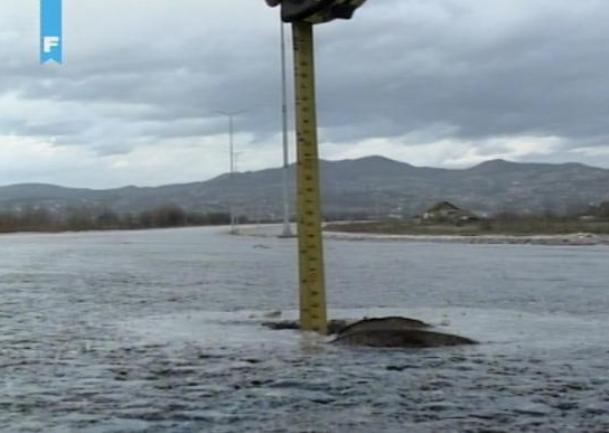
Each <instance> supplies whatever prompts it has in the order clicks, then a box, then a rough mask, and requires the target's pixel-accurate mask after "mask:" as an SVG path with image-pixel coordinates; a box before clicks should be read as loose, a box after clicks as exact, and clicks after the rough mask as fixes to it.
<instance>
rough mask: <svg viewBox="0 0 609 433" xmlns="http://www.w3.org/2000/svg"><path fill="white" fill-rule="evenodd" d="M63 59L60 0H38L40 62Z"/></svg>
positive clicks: (59, 61) (57, 61) (60, 60)
mask: <svg viewBox="0 0 609 433" xmlns="http://www.w3.org/2000/svg"><path fill="white" fill-rule="evenodd" d="M49 61H53V62H56V63H59V64H61V62H62V61H63V34H62V0H40V63H47V62H49Z"/></svg>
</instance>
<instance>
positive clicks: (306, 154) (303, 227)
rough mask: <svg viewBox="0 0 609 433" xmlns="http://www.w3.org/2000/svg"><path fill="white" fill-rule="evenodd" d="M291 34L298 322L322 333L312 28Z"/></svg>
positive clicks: (302, 25) (297, 27)
mask: <svg viewBox="0 0 609 433" xmlns="http://www.w3.org/2000/svg"><path fill="white" fill-rule="evenodd" d="M293 32H294V55H295V62H294V65H295V77H296V122H297V136H298V137H297V148H298V150H297V153H298V215H299V217H298V233H299V238H298V239H299V267H300V321H301V328H302V329H304V330H310V331H316V332H319V333H322V334H325V333H326V332H327V315H326V293H325V281H324V280H325V278H324V265H323V244H322V238H321V202H320V194H319V152H318V143H317V118H316V108H315V75H314V73H315V64H314V58H313V49H314V48H313V47H314V44H313V25H312V24H310V23H307V22H295V23H293Z"/></svg>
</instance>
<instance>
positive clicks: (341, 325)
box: [262, 320, 353, 335]
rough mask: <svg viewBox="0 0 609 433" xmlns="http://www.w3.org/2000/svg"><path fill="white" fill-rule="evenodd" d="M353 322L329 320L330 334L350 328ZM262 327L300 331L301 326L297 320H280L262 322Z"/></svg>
mask: <svg viewBox="0 0 609 433" xmlns="http://www.w3.org/2000/svg"><path fill="white" fill-rule="evenodd" d="M350 323H353V321H348V320H329V321H328V334H330V335H334V334H338V333H339V332H340V331H341V330H343V329H345V328H346V327H347V326H349V324H350ZM262 326H264V327H266V328H269V329H272V330H274V331H283V330H286V329H294V330H298V329H300V324H299V323H298V321H297V320H280V321H268V322H262Z"/></svg>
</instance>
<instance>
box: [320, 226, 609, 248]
mask: <svg viewBox="0 0 609 433" xmlns="http://www.w3.org/2000/svg"><path fill="white" fill-rule="evenodd" d="M324 237H325V238H326V239H333V240H344V241H382V242H413V243H416V242H419V243H425V242H427V243H454V244H471V245H547V246H561V245H562V246H594V245H607V246H609V235H595V234H592V233H573V234H565V235H468V236H462V235H406V234H399V235H394V234H379V233H346V232H339V231H332V230H328V231H326V232H325V234H324Z"/></svg>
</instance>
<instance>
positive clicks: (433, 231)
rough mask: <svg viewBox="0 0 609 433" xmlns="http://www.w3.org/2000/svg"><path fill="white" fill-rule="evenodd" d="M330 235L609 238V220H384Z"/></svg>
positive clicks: (336, 227)
mask: <svg viewBox="0 0 609 433" xmlns="http://www.w3.org/2000/svg"><path fill="white" fill-rule="evenodd" d="M325 230H327V231H336V232H348V233H378V234H395V235H399V234H403V235H461V236H476V235H516V236H518V235H521V236H530V235H562V234H571V233H593V234H609V220H604V221H582V220H579V219H574V218H541V217H539V218H522V217H519V218H514V219H490V220H485V221H480V222H476V223H468V224H463V225H456V224H450V223H445V224H442V223H438V224H420V223H417V222H414V221H402V220H384V221H365V222H352V223H337V224H329V225H327V226H326V227H325Z"/></svg>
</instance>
